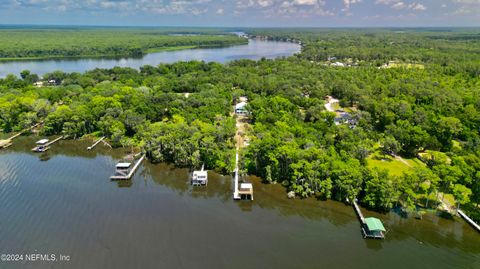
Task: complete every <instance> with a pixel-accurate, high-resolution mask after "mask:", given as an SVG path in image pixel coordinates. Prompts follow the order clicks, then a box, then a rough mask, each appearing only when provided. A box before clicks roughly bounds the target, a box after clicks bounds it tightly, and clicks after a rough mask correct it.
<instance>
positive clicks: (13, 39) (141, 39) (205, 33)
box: [0, 27, 247, 60]
mask: <svg viewBox="0 0 480 269" xmlns="http://www.w3.org/2000/svg"><path fill="white" fill-rule="evenodd" d="M246 42H247V40H246V39H245V38H240V37H237V36H236V35H233V34H226V33H225V32H220V31H219V30H215V29H175V28H160V29H154V28H141V29H138V28H88V27H70V28H69V27H64V28H41V27H37V28H22V27H11V28H5V27H2V28H0V60H2V59H3V60H15V59H25V58H54V57H59V58H60V57H82V56H83V57H85V56H88V57H100V56H111V57H120V56H124V57H126V56H130V57H135V56H136V57H139V56H142V55H143V54H145V53H147V52H149V51H159V50H168V49H175V48H182V47H188V48H200V47H222V46H230V45H237V44H245V43H246Z"/></svg>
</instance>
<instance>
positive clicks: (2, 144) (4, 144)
mask: <svg viewBox="0 0 480 269" xmlns="http://www.w3.org/2000/svg"><path fill="white" fill-rule="evenodd" d="M11 145H12V140H10V139H5V140H0V149H6V148H8V147H10V146H11Z"/></svg>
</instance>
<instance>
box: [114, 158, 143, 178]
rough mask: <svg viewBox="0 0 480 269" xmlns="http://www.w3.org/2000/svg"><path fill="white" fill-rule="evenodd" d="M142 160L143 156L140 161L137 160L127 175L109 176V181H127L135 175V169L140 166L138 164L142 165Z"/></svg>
mask: <svg viewBox="0 0 480 269" xmlns="http://www.w3.org/2000/svg"><path fill="white" fill-rule="evenodd" d="M143 159H145V154H144V155H143V156H142V157H141V158H140V159H138V161H137V162H136V163H135V165H134V166H133V168H132V169H131V170H130V172H129V173H128V174H127V175H114V176H111V177H110V179H111V180H128V179H130V178H132V176H133V174H134V173H135V171H136V170H137V168H138V167H139V166H140V163H142V161H143Z"/></svg>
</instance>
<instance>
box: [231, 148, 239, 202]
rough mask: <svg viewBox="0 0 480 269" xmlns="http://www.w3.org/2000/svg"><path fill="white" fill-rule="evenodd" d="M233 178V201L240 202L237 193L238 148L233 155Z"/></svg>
mask: <svg viewBox="0 0 480 269" xmlns="http://www.w3.org/2000/svg"><path fill="white" fill-rule="evenodd" d="M234 172H235V177H234V179H233V199H234V200H240V198H241V197H240V193H239V192H238V148H237V153H236V155H235V171H234Z"/></svg>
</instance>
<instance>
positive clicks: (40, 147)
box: [32, 136, 63, 152]
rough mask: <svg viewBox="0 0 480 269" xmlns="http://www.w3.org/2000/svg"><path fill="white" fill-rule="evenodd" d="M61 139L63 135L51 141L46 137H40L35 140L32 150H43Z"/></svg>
mask: <svg viewBox="0 0 480 269" xmlns="http://www.w3.org/2000/svg"><path fill="white" fill-rule="evenodd" d="M61 139H63V136H60V137H58V138H56V139H54V140H52V141H49V140H48V139H42V140H39V141H37V142H36V144H37V146H35V147H34V148H33V149H32V151H34V152H45V151H47V150H49V149H50V145H53V144H54V143H56V142H58V141H60V140H61Z"/></svg>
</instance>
